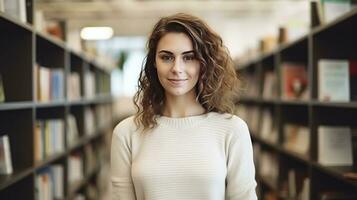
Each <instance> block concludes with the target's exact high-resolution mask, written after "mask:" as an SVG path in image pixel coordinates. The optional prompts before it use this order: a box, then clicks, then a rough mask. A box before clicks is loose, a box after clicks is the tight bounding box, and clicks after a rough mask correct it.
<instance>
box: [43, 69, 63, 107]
mask: <svg viewBox="0 0 357 200" xmlns="http://www.w3.org/2000/svg"><path fill="white" fill-rule="evenodd" d="M36 71H37V73H36V74H37V77H38V78H37V100H38V101H41V102H48V101H55V100H64V70H63V69H60V68H48V67H43V66H40V65H36Z"/></svg>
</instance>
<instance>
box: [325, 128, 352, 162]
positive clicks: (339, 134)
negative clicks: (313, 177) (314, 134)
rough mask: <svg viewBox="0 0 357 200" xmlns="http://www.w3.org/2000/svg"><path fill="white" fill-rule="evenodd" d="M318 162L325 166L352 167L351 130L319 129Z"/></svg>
mask: <svg viewBox="0 0 357 200" xmlns="http://www.w3.org/2000/svg"><path fill="white" fill-rule="evenodd" d="M318 162H319V163H320V164H321V165H324V166H352V164H353V152H352V138H351V128H350V127H346V126H319V127H318Z"/></svg>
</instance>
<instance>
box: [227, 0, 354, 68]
mask: <svg viewBox="0 0 357 200" xmlns="http://www.w3.org/2000/svg"><path fill="white" fill-rule="evenodd" d="M310 6H311V11H312V12H313V13H316V17H317V21H316V24H314V23H315V22H314V21H311V20H310V19H307V17H305V18H304V17H302V16H297V17H300V19H298V20H297V19H296V18H295V19H294V20H293V21H294V23H293V24H294V25H293V26H291V24H290V25H289V23H287V24H282V25H281V26H280V27H279V30H277V31H276V33H278V34H274V35H271V34H269V35H264V36H262V37H261V38H260V40H259V44H257V45H255V46H253V47H250V48H247V49H246V51H245V52H243V53H242V54H241V55H239V57H237V58H235V59H234V60H235V61H236V62H237V63H238V65H241V64H242V65H244V64H246V63H249V61H251V60H254V59H256V58H257V57H259V56H260V55H261V54H264V53H269V52H272V51H274V50H275V49H276V48H278V47H279V46H280V45H282V44H285V43H287V42H289V41H292V40H294V39H296V38H299V37H301V36H302V35H306V33H307V32H308V30H309V27H310V26H315V25H317V26H318V25H323V24H327V23H331V22H332V21H334V20H336V19H337V18H339V17H341V16H342V15H344V14H346V13H348V12H349V11H351V10H353V9H355V8H356V7H357V3H356V1H355V0H313V1H311V5H310ZM303 14H304V13H303ZM306 14H308V13H306ZM313 15H315V14H313ZM306 16H308V15H306ZM289 21H290V20H289V19H287V22H289ZM297 22H298V23H300V24H299V25H297V24H296V23H297Z"/></svg>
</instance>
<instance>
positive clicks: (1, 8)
mask: <svg viewBox="0 0 357 200" xmlns="http://www.w3.org/2000/svg"><path fill="white" fill-rule="evenodd" d="M4 11H5V5H4V0H0V12H4Z"/></svg>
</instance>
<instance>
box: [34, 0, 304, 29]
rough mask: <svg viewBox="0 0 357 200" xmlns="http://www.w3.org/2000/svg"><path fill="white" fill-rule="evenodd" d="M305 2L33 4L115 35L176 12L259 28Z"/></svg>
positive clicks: (49, 0) (73, 24)
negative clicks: (110, 31)
mask: <svg viewBox="0 0 357 200" xmlns="http://www.w3.org/2000/svg"><path fill="white" fill-rule="evenodd" d="M306 4H307V1H306V0H37V1H36V4H35V6H36V9H37V8H38V9H41V10H43V11H44V14H45V16H46V18H48V19H63V20H66V21H67V23H68V27H69V28H70V29H71V28H78V27H84V26H111V27H113V28H114V33H115V35H146V34H147V33H148V32H149V31H150V29H151V27H152V26H153V24H154V23H155V22H156V21H157V20H158V19H159V18H160V17H162V16H166V15H170V14H173V13H177V12H185V13H191V14H194V15H196V16H199V17H202V18H204V19H205V20H207V21H219V22H218V23H222V22H224V21H234V22H235V23H250V25H252V23H254V24H253V25H254V26H256V27H259V26H261V25H264V24H265V25H266V23H267V22H269V21H270V20H273V19H279V21H281V20H282V19H284V18H287V16H289V15H291V14H292V13H296V12H300V11H299V9H300V10H301V9H305V11H306V8H305V7H306V6H305V5H306ZM248 31H249V30H248Z"/></svg>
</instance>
